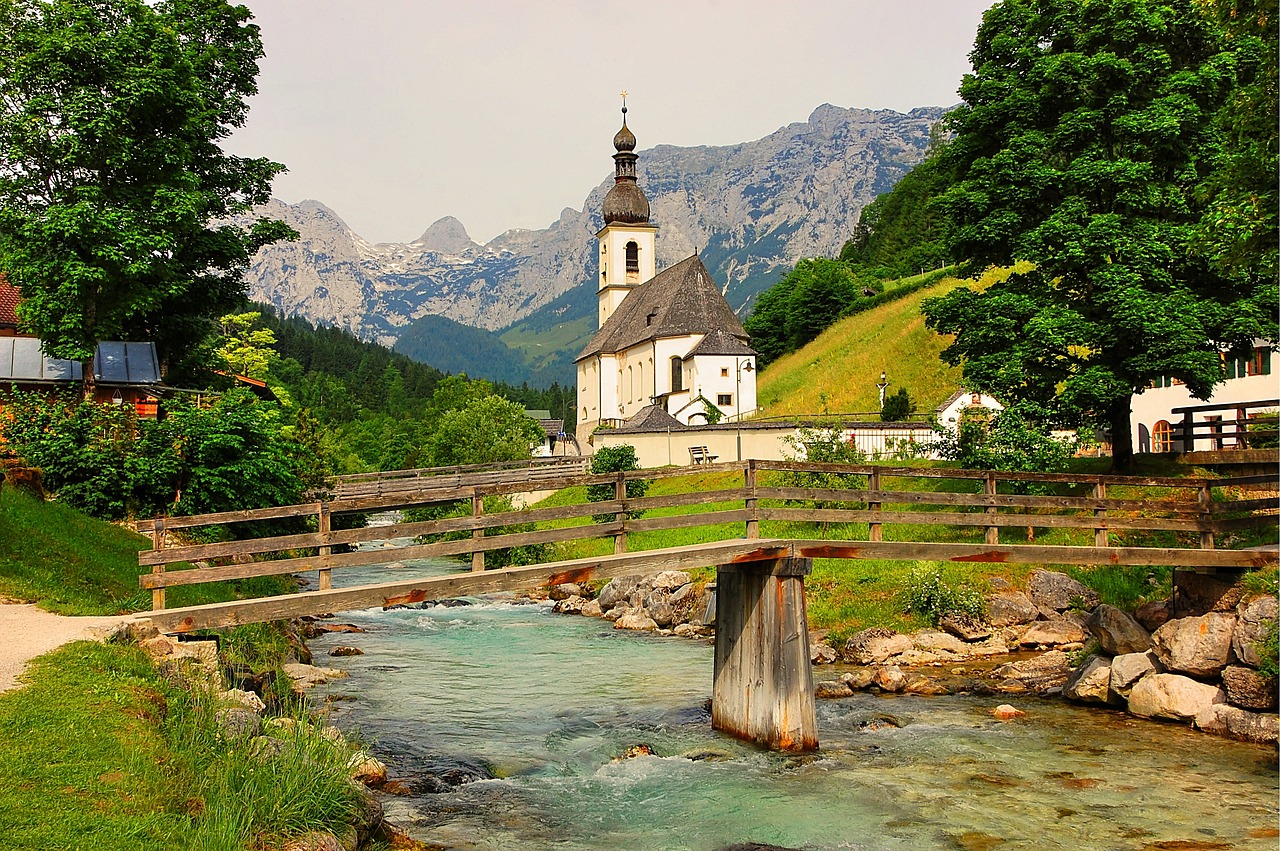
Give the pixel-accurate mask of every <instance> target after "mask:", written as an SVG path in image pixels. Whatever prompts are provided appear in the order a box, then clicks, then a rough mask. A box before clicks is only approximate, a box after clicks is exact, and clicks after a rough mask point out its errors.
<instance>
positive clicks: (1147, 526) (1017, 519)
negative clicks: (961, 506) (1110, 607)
mask: <svg viewBox="0 0 1280 851" xmlns="http://www.w3.org/2000/svg"><path fill="white" fill-rule="evenodd" d="M760 517H761V518H762V519H764V520H789V521H792V522H805V521H809V522H819V523H872V522H874V523H902V524H907V525H940V526H1007V527H1016V528H1026V527H1027V526H1035V527H1039V528H1045V529H1110V530H1113V531H1126V530H1142V531H1155V530H1161V531H1174V532H1200V531H1205V530H1213V529H1214V527H1215V525H1216V524H1215V523H1214V522H1210V521H1205V520H1200V519H1195V518H1193V519H1189V520H1180V519H1174V518H1168V517H1115V516H1110V517H1105V518H1099V517H1093V516H1086V515H1062V514H978V513H976V512H975V513H961V512H945V511H929V512H925V511H875V510H874V509H843V508H762V509H760Z"/></svg>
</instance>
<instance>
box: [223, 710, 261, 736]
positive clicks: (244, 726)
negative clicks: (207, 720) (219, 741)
mask: <svg viewBox="0 0 1280 851" xmlns="http://www.w3.org/2000/svg"><path fill="white" fill-rule="evenodd" d="M213 720H214V723H215V724H216V725H217V726H218V732H219V733H221V734H222V738H224V739H226V740H228V741H233V740H236V739H251V738H253V737H254V736H256V735H258V733H260V732H261V731H262V718H261V717H260V716H259V715H258V713H257V712H255V711H253V710H252V709H250V708H249V707H247V706H228V707H226V708H224V709H219V710H218V711H217V712H215V713H214V716H213Z"/></svg>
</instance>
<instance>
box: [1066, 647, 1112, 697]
mask: <svg viewBox="0 0 1280 851" xmlns="http://www.w3.org/2000/svg"><path fill="white" fill-rule="evenodd" d="M1062 696H1063V697H1066V698H1068V699H1070V700H1078V701H1080V702H1081V703H1112V702H1114V700H1115V699H1114V698H1113V697H1112V695H1111V666H1110V665H1109V664H1107V660H1106V659H1104V658H1103V657H1101V656H1090V657H1089V658H1088V659H1086V660H1085V661H1084V664H1082V665H1081V666H1080V667H1078V668H1076V669H1075V670H1074V671H1072V672H1071V675H1070V676H1069V677H1067V681H1066V682H1065V683H1064V684H1063V686H1062Z"/></svg>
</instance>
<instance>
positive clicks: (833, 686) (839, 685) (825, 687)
mask: <svg viewBox="0 0 1280 851" xmlns="http://www.w3.org/2000/svg"><path fill="white" fill-rule="evenodd" d="M852 694H853V689H852V688H850V687H849V684H848V683H846V682H843V681H842V680H828V681H826V682H821V683H818V684H817V685H815V686H814V687H813V696H814V697H816V698H817V699H818V700H831V699H833V698H840V697H850V696H851V695H852Z"/></svg>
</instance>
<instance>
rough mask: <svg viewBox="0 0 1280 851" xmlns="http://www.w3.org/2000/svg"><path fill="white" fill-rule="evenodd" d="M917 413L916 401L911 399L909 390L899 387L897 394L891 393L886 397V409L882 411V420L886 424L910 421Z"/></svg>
mask: <svg viewBox="0 0 1280 851" xmlns="http://www.w3.org/2000/svg"><path fill="white" fill-rule="evenodd" d="M915 412H916V403H915V400H914V399H912V398H911V394H910V393H908V392H907V388H905V387H899V388H898V392H897V393H890V394H889V395H887V396H885V397H884V407H883V408H881V409H880V419H881V420H882V421H883V422H886V423H897V422H902V421H903V420H907V419H910V418H911V415H912V414H914V413H915Z"/></svg>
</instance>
